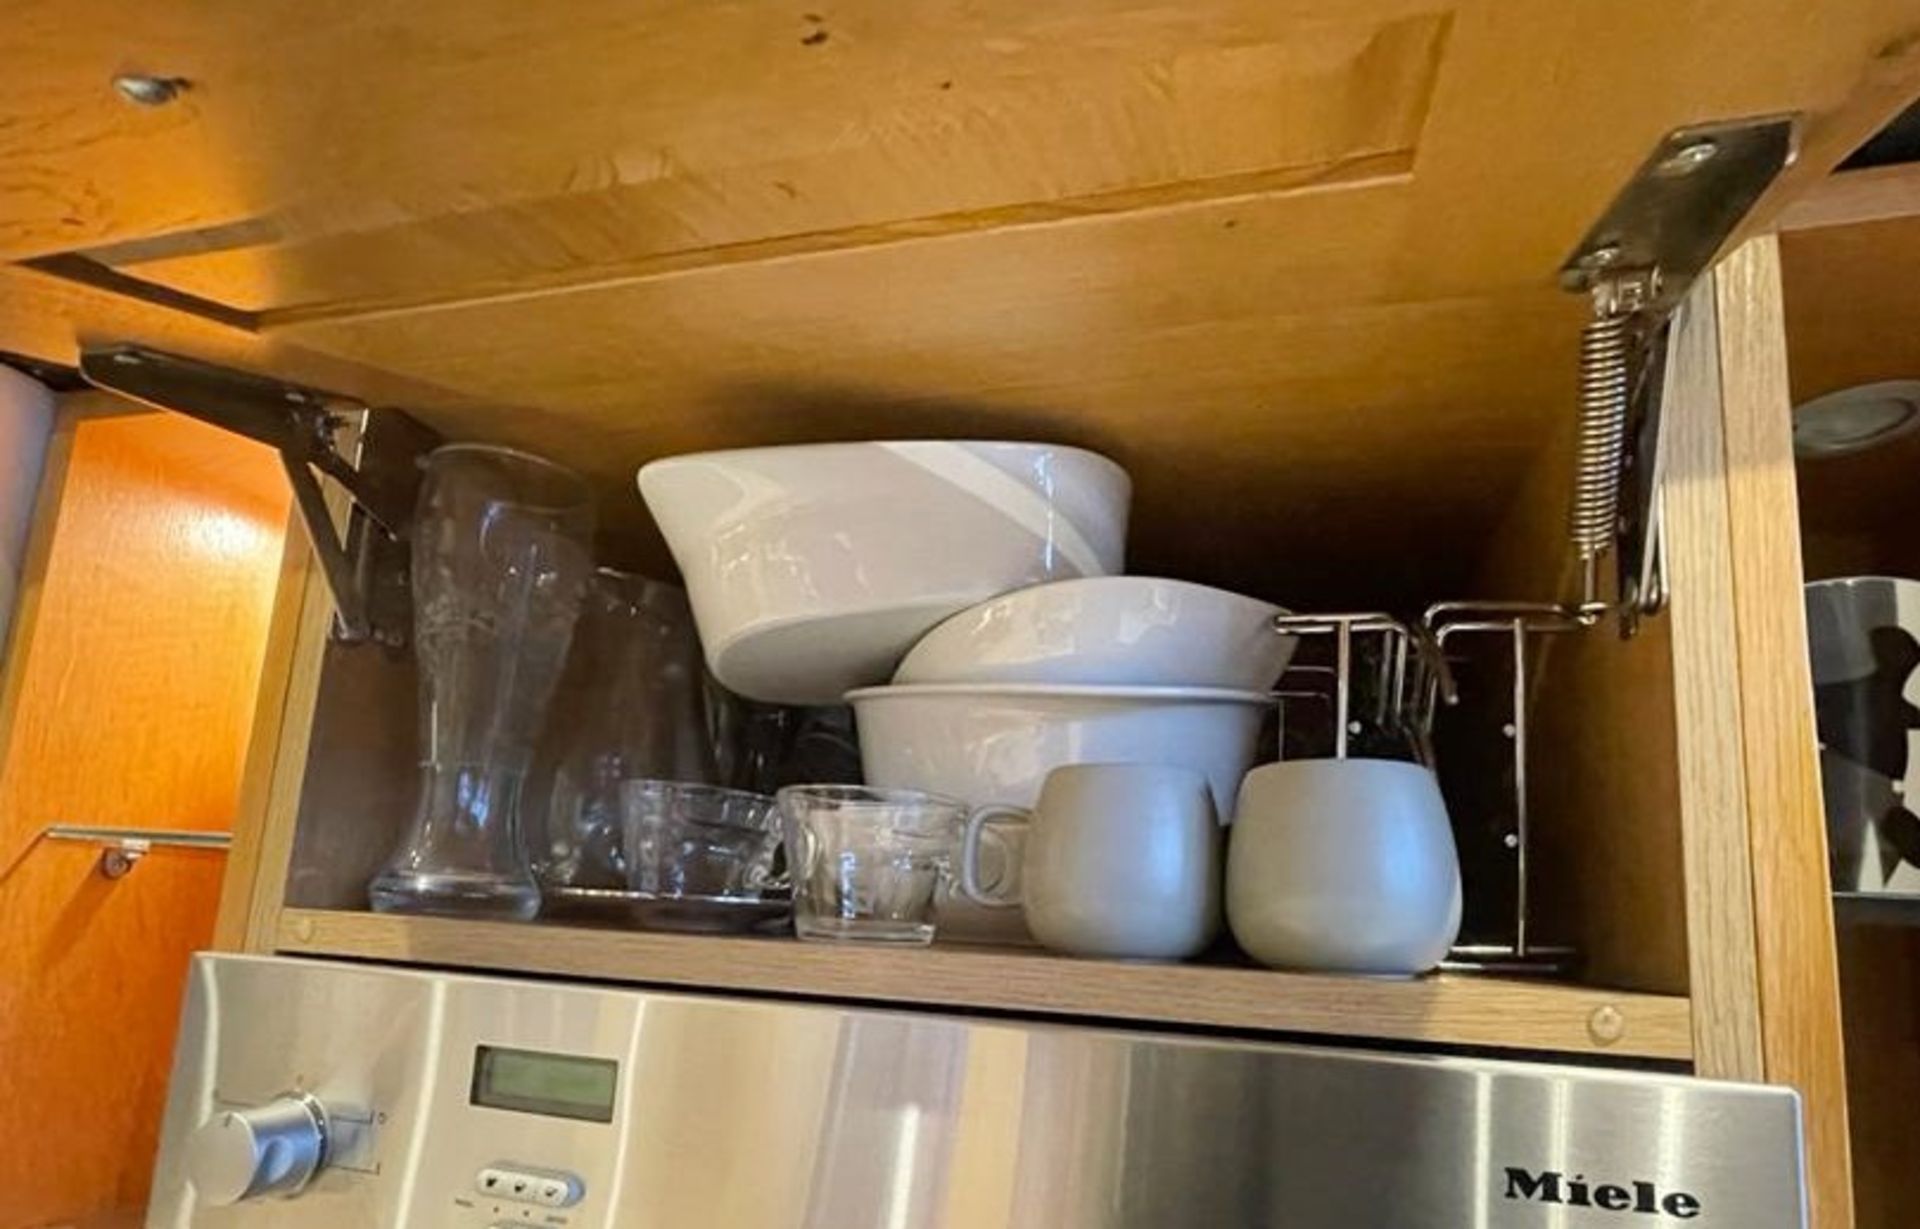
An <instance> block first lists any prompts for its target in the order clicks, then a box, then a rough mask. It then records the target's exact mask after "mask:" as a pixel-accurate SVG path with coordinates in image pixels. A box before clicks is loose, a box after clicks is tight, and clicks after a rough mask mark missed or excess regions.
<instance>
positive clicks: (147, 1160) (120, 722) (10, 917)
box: [0, 413, 288, 1229]
mask: <svg viewBox="0 0 1920 1229" xmlns="http://www.w3.org/2000/svg"><path fill="white" fill-rule="evenodd" d="M62 435H63V437H64V438H63V439H61V440H59V441H57V442H56V447H55V450H54V456H55V458H56V460H55V463H54V464H53V465H52V466H50V468H49V478H48V480H49V481H52V482H61V483H62V485H61V487H60V488H59V498H58V501H57V504H55V503H52V502H51V501H49V500H43V501H42V522H41V523H40V524H39V525H37V526H36V530H35V532H36V537H37V542H36V548H35V551H34V553H33V554H32V555H30V558H29V563H28V569H29V575H28V576H27V578H26V583H25V585H24V586H23V593H24V594H25V597H24V599H23V605H22V609H21V611H20V612H19V614H20V617H19V618H18V620H17V624H16V628H17V630H16V635H15V639H14V643H13V646H12V649H11V650H10V660H9V665H8V669H9V671H10V672H11V673H10V677H9V680H8V682H9V697H10V700H11V708H10V709H9V710H8V712H7V714H6V720H5V727H4V731H3V732H0V739H4V742H0V747H3V748H4V757H5V758H4V760H0V867H4V868H6V870H5V872H4V874H5V877H4V878H0V934H4V935H5V936H6V941H5V942H4V944H0V1054H3V1055H5V1059H4V1061H0V1229H24V1227H26V1226H34V1225H43V1224H47V1223H49V1222H64V1221H68V1220H83V1219H89V1218H92V1217H94V1216H96V1215H98V1214H102V1213H105V1212H108V1211H111V1210H113V1209H115V1208H126V1207H131V1206H137V1205H139V1204H141V1203H143V1202H144V1200H145V1198H146V1189H147V1181H148V1174H149V1170H150V1167H151V1165H152V1162H153V1149H154V1144H155V1135H156V1130H157V1127H158V1120H159V1113H160V1107H161V1104H162V1100H163V1097H164V1095H165V1089H166V1078H167V1071H168V1066H169V1063H170V1059H171V1054H172V1047H173V1035H174V1027H175V1018H176V1016H177V1014H178V1011H179V1002H180V990H181V985H182V981H183V978H184V975H185V968H186V959H187V955H188V953H190V952H191V951H193V950H194V949H196V948H199V947H202V946H205V944H206V942H207V940H208V937H209V936H210V934H211V933H212V929H213V920H214V911H215V908H216V906H217V904H218V898H219V892H220V876H221V871H222V868H223V861H224V860H223V858H222V857H221V856H220V855H219V854H218V853H214V852H206V851H180V850H167V849H161V850H156V851H155V852H154V853H152V854H150V855H149V856H148V857H147V858H146V859H145V860H144V861H142V862H141V863H140V864H139V865H138V866H137V867H136V868H135V869H134V871H133V872H132V874H130V875H129V876H128V877H126V878H125V879H122V880H119V881H108V880H106V879H104V878H102V877H101V876H100V875H99V874H98V873H97V872H96V871H95V869H94V867H95V863H96V861H97V859H98V857H99V851H98V850H97V849H94V848H92V847H90V846H85V845H73V844H68V843H66V842H56V841H39V842H38V843H37V844H36V843H35V838H36V836H37V834H38V833H39V832H40V831H41V830H42V829H44V828H45V827H46V826H48V825H50V824H56V823H86V824H112V825H123V826H136V827H183V828H206V829H223V828H228V827H230V826H231V825H232V822H233V815H234V811H235V805H236V798H237V794H238V789H239V782H240V772H241V765H242V762H243V759H244V757H245V754H246V742H247V734H248V730H249V724H250V719H251V715H252V710H253V705H254V695H255V691H256V689H257V687H258V683H259V674H260V666H261V660H262V657H263V654H264V649H265V637H266V631H267V621H268V617H269V614H270V613H271V609H272V603H273V595H274V586H275V583H276V581H277V578H278V564H279V556H280V549H281V543H282V539H283V526H284V525H285V523H286V514H287V502H288V501H287V495H286V492H285V485H284V480H283V479H282V478H281V476H280V473H279V469H278V464H277V462H276V461H275V459H274V458H273V456H272V454H271V453H269V452H267V451H266V450H265V449H263V448H260V447H259V446H257V445H254V444H251V443H248V442H246V441H243V440H240V439H238V438H236V437H233V436H229V435H226V434H224V433H222V432H220V431H218V430H216V429H214V428H211V427H207V426H204V425H202V424H200V423H196V422H193V421H192V420H189V419H184V418H179V417H175V416H173V415H162V414H145V413H142V414H133V415H128V416H120V417H73V418H70V419H69V420H68V421H67V423H66V424H65V425H64V426H63V427H62ZM60 458H64V460H65V465H64V467H61V466H60V465H59V463H58V462H59V459H60ZM49 520H50V523H48V522H49ZM46 535H51V536H50V537H48V536H46Z"/></svg>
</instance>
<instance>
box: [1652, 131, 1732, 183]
mask: <svg viewBox="0 0 1920 1229" xmlns="http://www.w3.org/2000/svg"><path fill="white" fill-rule="evenodd" d="M1719 154H1720V142H1718V141H1714V140H1710V139H1702V140H1698V141H1689V142H1687V143H1686V144H1685V145H1682V146H1681V147H1680V148H1679V149H1676V150H1674V151H1673V152H1672V153H1670V154H1668V155H1667V156H1666V157H1664V158H1662V159H1661V160H1660V161H1659V162H1658V163H1656V164H1655V165H1654V168H1653V169H1654V172H1655V173H1656V174H1659V175H1665V176H1669V177H1674V176H1680V175H1691V174H1693V172H1695V171H1697V170H1699V169H1700V168H1701V167H1703V166H1705V165H1706V164H1707V163H1709V162H1712V161H1713V160H1714V159H1715V158H1716V157H1718V156H1719Z"/></svg>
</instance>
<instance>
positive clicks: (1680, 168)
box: [1559, 115, 1798, 635]
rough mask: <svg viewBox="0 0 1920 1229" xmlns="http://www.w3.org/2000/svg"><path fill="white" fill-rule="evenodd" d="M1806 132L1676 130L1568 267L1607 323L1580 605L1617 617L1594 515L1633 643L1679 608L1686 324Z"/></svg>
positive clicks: (1717, 126) (1587, 448) (1593, 353)
mask: <svg viewBox="0 0 1920 1229" xmlns="http://www.w3.org/2000/svg"><path fill="white" fill-rule="evenodd" d="M1797 134H1798V117H1797V116H1793V115H1768V116H1760V117H1756V118H1750V119H1739V120H1727V121H1723V122H1719V123H1712V124H1698V125H1692V126H1689V127H1685V128H1676V129H1674V130H1673V131H1672V132H1669V133H1668V134H1667V135H1666V136H1664V137H1662V138H1661V140H1660V143H1659V144H1658V145H1657V146H1656V147H1655V148H1654V150H1653V152H1652V153H1651V154H1650V155H1649V156H1648V157H1647V160H1646V161H1645V162H1644V163H1642V164H1641V166H1640V169H1639V170H1638V171H1637V172H1636V173H1635V174H1634V176H1633V178H1632V179H1631V180H1629V181H1628V183H1627V185H1626V187H1624V188H1623V189H1621V191H1620V194H1619V195H1618V196H1616V197H1615V198H1614V200H1613V203H1612V204H1610V205H1609V206H1608V207H1607V210H1606V212H1605V213H1604V214H1602V215H1601V217H1600V220H1599V221H1598V222H1597V223H1595V224H1594V226H1593V228H1592V229H1591V230H1590V231H1588V232H1587V234H1586V237H1585V238H1583V239H1582V240H1581V241H1580V244H1579V246H1577V247H1576V248H1575V249H1574V251H1573V254H1572V255H1571V256H1569V257H1568V258H1567V260H1566V263H1565V264H1563V265H1562V266H1561V267H1560V275H1559V276H1560V285H1561V286H1562V287H1563V288H1564V289H1566V290H1569V291H1573V292H1575V293H1580V294H1586V295H1590V296H1591V297H1592V299H1593V302H1594V321H1595V323H1594V324H1593V325H1591V326H1589V328H1588V330H1587V334H1586V336H1585V337H1583V351H1582V382H1583V388H1582V412H1583V415H1585V416H1586V417H1585V418H1583V423H1582V429H1581V437H1582V450H1583V452H1582V456H1581V457H1580V458H1579V462H1578V464H1579V469H1580V475H1579V484H1578V485H1579V493H1578V494H1577V496H1576V500H1577V501H1579V502H1577V504H1576V512H1575V540H1576V543H1579V544H1581V546H1582V553H1583V559H1584V562H1586V563H1587V564H1588V565H1589V566H1588V567H1587V568H1586V569H1585V573H1586V580H1585V584H1586V592H1585V593H1584V595H1583V598H1582V601H1581V603H1580V607H1579V608H1580V611H1581V614H1582V617H1583V618H1585V619H1587V620H1588V621H1592V620H1595V619H1597V618H1598V617H1599V615H1600V613H1602V612H1604V611H1605V609H1606V608H1607V603H1605V602H1602V601H1600V600H1598V598H1599V595H1598V591H1597V582H1596V580H1595V573H1594V569H1593V567H1592V566H1591V564H1592V563H1593V562H1594V559H1593V556H1594V555H1595V554H1597V553H1598V551H1599V550H1600V549H1601V547H1600V546H1599V544H1597V543H1596V542H1595V537H1596V536H1602V535H1605V531H1604V530H1600V531H1598V533H1596V532H1595V530H1594V526H1595V524H1596V523H1597V518H1593V519H1589V520H1588V521H1587V522H1586V526H1587V529H1588V536H1585V537H1584V541H1583V533H1582V529H1581V520H1580V515H1581V514H1580V511H1579V508H1580V507H1581V506H1584V507H1585V508H1586V509H1587V510H1588V511H1589V512H1591V511H1592V510H1593V509H1599V508H1606V509H1610V510H1611V511H1612V514H1613V522H1612V532H1611V534H1610V535H1606V536H1611V537H1612V539H1613V554H1614V559H1615V570H1616V573H1617V576H1618V581H1617V595H1618V596H1617V601H1616V608H1617V610H1618V611H1619V614H1620V617H1621V630H1622V631H1623V633H1625V634H1627V635H1631V634H1632V633H1633V631H1634V630H1635V628H1636V626H1637V622H1638V619H1639V618H1640V617H1641V616H1642V615H1647V614H1653V613H1656V612H1658V611H1659V610H1661V609H1662V608H1663V607H1664V606H1665V604H1666V576H1665V566H1664V563H1663V562H1662V544H1661V527H1660V496H1659V489H1660V467H1659V454H1660V440H1661V437H1662V431H1661V425H1662V422H1663V418H1664V416H1663V414H1662V407H1661V401H1662V393H1663V388H1664V384H1665V376H1666V350H1667V341H1668V336H1669V332H1670V329H1671V324H1672V317H1673V313H1674V310H1675V309H1676V308H1677V307H1678V306H1679V305H1680V304H1681V303H1682V302H1683V301H1684V300H1685V299H1686V297H1687V293H1688V291H1689V290H1690V289H1691V288H1692V286H1693V283H1694V282H1695V280H1696V279H1698V278H1699V276H1700V275H1701V274H1702V273H1705V272H1706V271H1707V270H1708V269H1709V268H1710V267H1711V266H1712V264H1713V261H1714V259H1715V258H1716V257H1717V256H1718V255H1719V254H1720V250H1721V248H1723V247H1724V246H1725V245H1726V242H1727V240H1728V238H1729V237H1731V236H1732V234H1733V232H1734V231H1735V230H1736V229H1737V228H1738V227H1739V225H1740V223H1741V222H1742V221H1743V220H1745V218H1746V216H1747V215H1748V213H1749V212H1751V211H1752V209H1753V206H1754V204H1755V203H1756V202H1758V201H1759V199H1760V197H1761V195H1762V194H1763V193H1765V191H1766V190H1767V188H1768V187H1769V186H1770V185H1771V184H1772V183H1773V181H1774V180H1775V179H1776V178H1777V177H1778V176H1779V174H1780V172H1781V171H1782V170H1784V169H1785V168H1786V167H1787V166H1789V165H1790V164H1791V163H1792V161H1793V158H1794V154H1795V150H1796V140H1797ZM1610 324H1611V325H1613V326H1614V327H1613V328H1612V331H1611V332H1610V333H1609V331H1608V330H1609V325H1610ZM1590 341H1591V342H1592V343H1593V344H1592V345H1589V344H1588V343H1589V342H1590ZM1608 347H1612V349H1611V350H1609V349H1608ZM1616 363H1617V366H1616V365H1615V364H1616Z"/></svg>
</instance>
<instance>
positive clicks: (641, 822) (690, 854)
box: [620, 781, 780, 897]
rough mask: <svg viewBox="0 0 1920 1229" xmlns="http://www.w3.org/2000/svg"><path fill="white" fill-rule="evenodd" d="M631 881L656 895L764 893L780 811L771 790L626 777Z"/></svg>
mask: <svg viewBox="0 0 1920 1229" xmlns="http://www.w3.org/2000/svg"><path fill="white" fill-rule="evenodd" d="M620 803H621V809H622V811H623V812H624V814H625V819H626V864H627V886H628V887H629V888H631V889H632V890H633V891H636V892H646V893H649V894H651V895H654V896H665V897H675V896H756V897H757V896H758V895H760V892H761V891H762V889H764V888H768V887H773V886H778V885H775V884H774V883H772V878H773V860H774V855H775V854H777V853H778V852H779V850H780V813H779V808H778V806H777V805H776V804H775V803H774V800H773V799H771V798H769V797H767V796H766V795H765V794H750V793H747V792H746V791H745V790H737V789H723V788H721V787H720V786H718V785H697V784H691V783H688V782H685V781H628V782H626V783H625V784H623V785H622V786H621V787H620Z"/></svg>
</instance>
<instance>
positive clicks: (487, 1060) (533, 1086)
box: [472, 1046, 620, 1122]
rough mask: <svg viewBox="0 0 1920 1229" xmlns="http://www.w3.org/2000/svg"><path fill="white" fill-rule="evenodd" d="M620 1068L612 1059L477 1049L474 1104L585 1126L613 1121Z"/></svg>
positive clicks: (494, 1048) (482, 1047)
mask: <svg viewBox="0 0 1920 1229" xmlns="http://www.w3.org/2000/svg"><path fill="white" fill-rule="evenodd" d="M619 1083H620V1064H619V1063H616V1062H614V1061H613V1060H612V1059H610V1058H581V1057H579V1056H577V1055H573V1054H542V1053H539V1052H538V1051H535V1050H506V1049H502V1048H500V1047H499V1046H480V1047H478V1048H476V1049H475V1050H474V1052H473V1097H472V1101H473V1104H475V1105H484V1106H487V1107H489V1108H491V1109H497V1110H517V1111H518V1112H520V1113H523V1114H546V1115H548V1116H549V1117H553V1118H578V1119H581V1120H583V1121H586V1122H612V1121H613V1094H614V1089H615V1088H616V1087H617V1086H618V1084H619Z"/></svg>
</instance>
